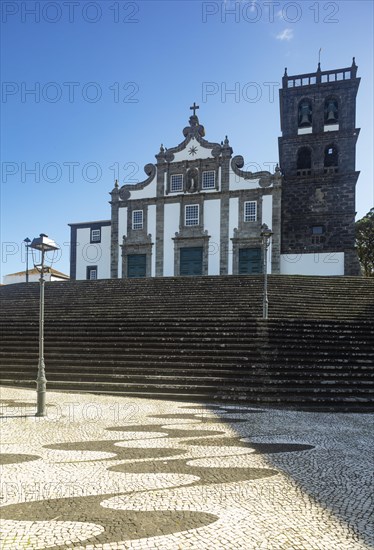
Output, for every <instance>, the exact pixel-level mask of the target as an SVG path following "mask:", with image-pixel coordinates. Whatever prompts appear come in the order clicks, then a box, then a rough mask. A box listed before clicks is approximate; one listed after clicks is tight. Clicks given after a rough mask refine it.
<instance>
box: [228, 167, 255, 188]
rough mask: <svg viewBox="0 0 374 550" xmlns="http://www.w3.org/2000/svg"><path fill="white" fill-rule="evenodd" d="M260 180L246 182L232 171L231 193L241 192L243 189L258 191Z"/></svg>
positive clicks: (230, 179) (230, 180) (230, 178)
mask: <svg viewBox="0 0 374 550" xmlns="http://www.w3.org/2000/svg"><path fill="white" fill-rule="evenodd" d="M259 181H260V180H259V179H255V180H246V179H244V178H242V177H240V176H238V175H237V174H235V173H234V172H233V171H232V170H230V177H229V186H230V191H241V190H242V189H257V187H258V186H259V185H258V182H259Z"/></svg>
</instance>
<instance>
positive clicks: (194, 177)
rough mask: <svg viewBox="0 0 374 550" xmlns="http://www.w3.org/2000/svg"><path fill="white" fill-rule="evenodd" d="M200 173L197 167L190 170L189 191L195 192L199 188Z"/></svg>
mask: <svg viewBox="0 0 374 550" xmlns="http://www.w3.org/2000/svg"><path fill="white" fill-rule="evenodd" d="M198 177H199V174H198V172H197V170H196V169H195V168H192V169H191V170H189V172H188V174H187V191H189V192H190V193H195V192H196V191H197V190H198V188H199V180H198Z"/></svg>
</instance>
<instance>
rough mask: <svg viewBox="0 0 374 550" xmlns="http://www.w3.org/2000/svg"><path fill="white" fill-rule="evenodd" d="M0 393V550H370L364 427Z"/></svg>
mask: <svg viewBox="0 0 374 550" xmlns="http://www.w3.org/2000/svg"><path fill="white" fill-rule="evenodd" d="M47 401H48V410H47V416H46V417H44V418H36V417H35V416H34V414H35V392H34V391H31V390H20V389H13V388H2V389H1V402H0V404H1V418H0V424H1V451H2V458H1V466H0V470H1V495H0V498H1V500H0V502H1V517H2V520H1V540H2V546H1V548H3V549H6V550H8V549H9V550H10V549H16V550H20V549H42V548H52V549H54V550H57V549H63V548H76V549H93V548H101V549H103V550H104V549H113V550H114V549H127V548H133V549H146V550H148V549H151V548H157V549H161V550H169V549H170V550H178V549H196V550H205V549H207V550H208V549H212V550H213V549H214V550H218V549H225V550H227V549H232V550H237V549H248V550H252V549H253V550H257V549H258V550H260V549H261V550H263V549H266V550H304V549H305V550H314V549H316V550H317V549H323V550H345V549H346V550H355V549H368V548H369V549H370V548H374V539H373V516H372V511H373V506H372V498H373V495H372V487H373V484H372V470H373V456H374V453H373V450H374V449H373V442H372V440H370V437H371V436H372V428H373V418H374V415H369V414H342V413H340V414H333V413H311V412H296V411H282V410H273V409H258V408H250V407H244V406H240V407H235V406H218V405H211V406H209V405H202V404H199V403H193V402H191V403H181V402H173V401H165V400H151V399H136V398H124V397H115V396H102V395H101V396H98V395H92V394H84V395H81V394H68V393H57V392H48V395H47Z"/></svg>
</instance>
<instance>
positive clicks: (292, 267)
mask: <svg viewBox="0 0 374 550" xmlns="http://www.w3.org/2000/svg"><path fill="white" fill-rule="evenodd" d="M280 272H281V274H282V275H330V276H333V275H335V276H339V275H344V252H324V253H314V254H281V257H280Z"/></svg>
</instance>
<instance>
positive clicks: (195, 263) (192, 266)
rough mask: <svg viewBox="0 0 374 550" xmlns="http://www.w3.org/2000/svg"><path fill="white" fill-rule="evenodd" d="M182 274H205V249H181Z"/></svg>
mask: <svg viewBox="0 0 374 550" xmlns="http://www.w3.org/2000/svg"><path fill="white" fill-rule="evenodd" d="M179 265H180V274H181V275H202V274H203V247H202V246H201V247H200V246H199V247H197V246H196V247H190V248H181V249H180V264H179Z"/></svg>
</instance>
